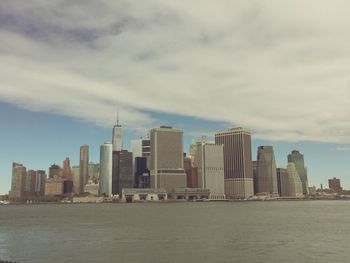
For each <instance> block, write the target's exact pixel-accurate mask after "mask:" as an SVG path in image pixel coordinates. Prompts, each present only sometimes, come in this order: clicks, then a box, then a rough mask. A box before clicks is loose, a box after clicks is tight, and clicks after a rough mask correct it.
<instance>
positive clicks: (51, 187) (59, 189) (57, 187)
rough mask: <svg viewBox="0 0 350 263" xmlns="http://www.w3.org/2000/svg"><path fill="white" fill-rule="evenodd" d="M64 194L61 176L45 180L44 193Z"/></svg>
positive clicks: (52, 194) (48, 194) (47, 194)
mask: <svg viewBox="0 0 350 263" xmlns="http://www.w3.org/2000/svg"><path fill="white" fill-rule="evenodd" d="M63 194H64V181H63V179H62V178H58V177H55V178H48V179H46V181H45V195H46V196H55V195H56V196H58V195H63Z"/></svg>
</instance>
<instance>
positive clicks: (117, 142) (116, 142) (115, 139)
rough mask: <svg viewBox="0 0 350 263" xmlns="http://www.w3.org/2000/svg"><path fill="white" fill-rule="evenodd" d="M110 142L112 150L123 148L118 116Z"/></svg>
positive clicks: (121, 130)
mask: <svg viewBox="0 0 350 263" xmlns="http://www.w3.org/2000/svg"><path fill="white" fill-rule="evenodd" d="M112 143H113V151H121V150H122V149H123V128H122V126H121V125H119V116H118V119H117V124H116V125H114V126H113V133H112Z"/></svg>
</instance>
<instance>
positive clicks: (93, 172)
mask: <svg viewBox="0 0 350 263" xmlns="http://www.w3.org/2000/svg"><path fill="white" fill-rule="evenodd" d="M99 179H100V164H99V163H92V162H90V163H89V181H88V182H93V183H94V184H98V183H99Z"/></svg>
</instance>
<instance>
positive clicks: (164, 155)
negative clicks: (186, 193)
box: [150, 126, 186, 193]
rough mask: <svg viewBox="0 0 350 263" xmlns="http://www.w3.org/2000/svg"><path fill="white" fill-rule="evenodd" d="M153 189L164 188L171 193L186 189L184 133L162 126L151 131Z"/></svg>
mask: <svg viewBox="0 0 350 263" xmlns="http://www.w3.org/2000/svg"><path fill="white" fill-rule="evenodd" d="M150 139H151V167H150V168H151V169H150V170H151V188H164V189H165V190H166V191H167V192H168V193H170V192H171V191H172V190H173V189H174V188H177V187H186V174H185V171H184V169H183V165H184V161H183V158H184V156H183V131H182V130H178V129H173V128H172V127H168V126H161V127H160V128H154V129H152V130H151V131H150Z"/></svg>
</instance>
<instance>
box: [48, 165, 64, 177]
mask: <svg viewBox="0 0 350 263" xmlns="http://www.w3.org/2000/svg"><path fill="white" fill-rule="evenodd" d="M62 172H63V170H62V168H61V167H60V166H59V165H57V164H53V165H51V166H50V168H49V178H58V177H62Z"/></svg>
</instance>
